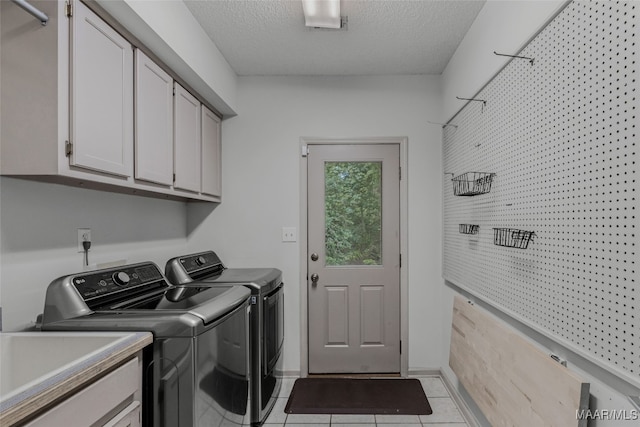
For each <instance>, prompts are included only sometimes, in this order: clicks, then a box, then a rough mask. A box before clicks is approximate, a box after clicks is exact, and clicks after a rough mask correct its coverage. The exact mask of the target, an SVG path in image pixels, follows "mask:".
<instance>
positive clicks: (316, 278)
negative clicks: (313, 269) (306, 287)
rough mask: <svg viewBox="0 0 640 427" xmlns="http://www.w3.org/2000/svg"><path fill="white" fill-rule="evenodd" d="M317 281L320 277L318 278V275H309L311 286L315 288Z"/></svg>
mask: <svg viewBox="0 0 640 427" xmlns="http://www.w3.org/2000/svg"><path fill="white" fill-rule="evenodd" d="M318 279H320V276H318V273H313V274H312V275H311V285H312V286H316V285H317V284H318Z"/></svg>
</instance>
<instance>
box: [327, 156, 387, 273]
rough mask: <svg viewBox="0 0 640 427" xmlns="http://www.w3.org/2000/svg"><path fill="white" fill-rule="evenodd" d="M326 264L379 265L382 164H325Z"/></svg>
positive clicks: (380, 251)
mask: <svg viewBox="0 0 640 427" xmlns="http://www.w3.org/2000/svg"><path fill="white" fill-rule="evenodd" d="M324 169H325V171H324V172H325V221H326V222H325V245H326V248H325V250H326V264H327V265H381V264H382V163H380V162H326V163H325V168H324Z"/></svg>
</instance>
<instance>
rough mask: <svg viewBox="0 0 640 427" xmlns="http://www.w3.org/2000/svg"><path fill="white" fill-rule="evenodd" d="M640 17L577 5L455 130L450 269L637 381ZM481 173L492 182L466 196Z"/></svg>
mask: <svg viewBox="0 0 640 427" xmlns="http://www.w3.org/2000/svg"><path fill="white" fill-rule="evenodd" d="M639 27H640V2H636V1H629V2H617V1H573V2H571V3H569V4H568V5H567V6H566V7H565V8H564V9H563V10H562V11H561V12H560V13H559V14H558V15H557V16H556V17H555V18H554V19H553V20H552V21H551V22H550V23H549V24H548V25H547V26H546V27H545V28H544V29H543V30H542V31H541V32H540V33H539V34H538V35H537V36H536V37H535V38H534V39H533V40H532V41H531V42H530V43H529V44H528V45H527V46H526V47H525V48H524V49H523V50H522V51H521V52H520V53H519V54H518V55H519V56H524V57H528V58H533V60H534V61H533V64H531V63H530V61H529V60H526V59H518V58H515V59H513V60H511V61H510V62H509V63H508V64H507V66H506V67H505V68H504V69H503V70H502V71H501V72H500V73H499V74H498V75H496V76H495V77H494V78H493V79H492V80H491V81H490V82H489V83H488V84H487V85H486V86H485V87H484V88H483V89H482V90H481V91H480V92H479V93H478V94H476V95H475V96H474V99H481V100H486V104H484V103H483V102H481V101H471V102H468V103H467V104H466V105H465V106H464V108H463V109H462V110H461V111H460V112H459V113H458V114H457V115H456V116H455V117H454V118H453V119H452V120H451V121H450V122H449V124H450V125H447V126H445V127H444V128H443V144H444V147H443V157H444V171H445V178H444V180H443V182H444V188H443V194H444V196H443V197H444V243H443V250H444V261H443V264H444V265H443V271H444V277H445V279H447V280H448V281H450V282H452V283H453V284H455V285H457V286H460V287H462V288H464V289H467V290H469V291H471V292H472V293H474V294H475V295H478V296H480V297H481V298H483V299H485V300H487V301H488V302H489V303H491V304H493V305H494V306H496V307H497V308H500V309H503V310H504V311H506V312H508V313H510V314H512V315H515V316H516V317H518V318H519V319H520V320H523V321H525V322H526V323H530V324H532V325H533V326H535V327H537V328H538V329H542V330H544V331H546V333H547V335H549V336H550V337H551V338H553V339H555V340H557V341H559V342H561V343H564V344H568V346H569V347H570V348H573V349H577V350H579V351H580V352H582V353H583V354H586V355H587V356H588V357H589V358H591V359H592V360H594V361H595V362H596V363H598V364H600V365H601V366H603V367H605V368H607V369H609V370H610V371H612V372H613V373H614V374H616V375H618V376H621V377H624V378H627V379H631V380H632V381H633V382H634V383H635V384H639V383H640V284H639V283H638V281H639V280H638V279H639V277H640V272H639V271H638V264H639V261H640V254H639V252H638V243H639V238H638V226H639V224H640V221H639V220H638V216H637V215H638V212H637V211H638V145H639V144H638V143H639V141H640V133H639V131H640V129H639V128H640V117H639V114H638V113H639V112H640V100H639V97H638V96H639V95H640V83H639V81H638V74H639V71H638V70H639V68H640V66H639V65H638V59H639V58H640V52H639V51H640V48H639V46H638V42H639V41H640V34H639V33H640V31H639ZM505 53H510V52H505ZM465 95H467V96H468V95H469V94H460V96H461V97H464V96H465ZM467 172H485V173H490V174H495V175H494V176H492V178H491V188H490V191H489V192H485V193H484V194H478V195H473V196H460V195H454V181H452V178H454V177H459V176H460V175H462V174H464V173H467ZM469 176H470V175H469ZM474 183H475V184H486V178H485V181H478V180H477V178H476V181H471V183H470V184H471V186H473V184H474ZM461 224H465V226H461ZM471 226H477V227H471ZM496 228H502V229H505V228H506V229H510V230H509V231H507V232H506V233H507V234H505V235H504V236H502V237H505V236H506V237H507V241H508V240H518V238H519V237H521V236H522V235H521V234H517V232H515V231H513V230H520V232H533V233H534V234H533V236H532V240H531V241H529V242H528V245H527V247H526V249H522V248H518V247H506V246H500V245H498V244H496V243H495V242H494V236H495V233H497V231H496V230H494V229H496ZM465 230H467V231H469V230H473V231H476V232H475V233H470V232H463V231H465ZM514 233H516V234H514ZM498 243H500V242H498ZM502 243H504V241H503V242H502ZM507 244H508V242H507Z"/></svg>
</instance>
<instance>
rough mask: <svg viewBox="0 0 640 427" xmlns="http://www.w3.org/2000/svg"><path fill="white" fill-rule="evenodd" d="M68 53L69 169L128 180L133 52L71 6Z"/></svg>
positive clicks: (98, 22) (102, 25)
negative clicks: (72, 11)
mask: <svg viewBox="0 0 640 427" xmlns="http://www.w3.org/2000/svg"><path fill="white" fill-rule="evenodd" d="M72 29H73V30H72V32H73V33H72V37H71V40H72V42H71V46H72V55H71V58H72V60H71V64H72V66H71V117H72V121H71V142H72V144H73V149H72V154H71V156H70V162H71V164H72V165H73V166H79V167H83V168H88V169H92V170H96V171H100V172H106V173H109V174H113V175H118V176H122V177H129V176H131V175H132V171H133V162H132V160H133V50H132V47H131V44H130V43H129V42H127V40H126V39H124V38H123V37H122V36H121V35H120V34H118V33H117V32H116V31H115V30H113V29H112V28H111V27H110V26H108V25H107V24H106V23H105V22H104V21H103V20H102V19H100V18H99V17H98V16H97V15H96V14H95V13H93V12H92V11H90V10H89V9H88V8H87V6H85V5H84V4H83V3H80V2H77V3H75V11H74V19H73V26H72Z"/></svg>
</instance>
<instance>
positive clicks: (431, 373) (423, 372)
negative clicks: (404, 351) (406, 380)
mask: <svg viewBox="0 0 640 427" xmlns="http://www.w3.org/2000/svg"><path fill="white" fill-rule="evenodd" d="M407 376H409V377H411V376H422V377H439V376H441V371H440V369H436V368H426V369H409V372H407Z"/></svg>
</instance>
